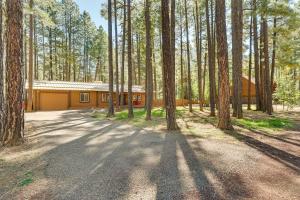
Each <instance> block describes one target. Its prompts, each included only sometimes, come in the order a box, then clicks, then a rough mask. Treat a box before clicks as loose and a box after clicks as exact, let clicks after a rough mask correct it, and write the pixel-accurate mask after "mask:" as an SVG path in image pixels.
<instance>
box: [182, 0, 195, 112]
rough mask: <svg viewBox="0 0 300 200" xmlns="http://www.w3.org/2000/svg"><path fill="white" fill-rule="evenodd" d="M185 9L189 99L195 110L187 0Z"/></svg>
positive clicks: (190, 105)
mask: <svg viewBox="0 0 300 200" xmlns="http://www.w3.org/2000/svg"><path fill="white" fill-rule="evenodd" d="M184 11H185V31H186V51H187V62H188V63H187V65H188V66H187V67H188V101H189V111H190V112H193V103H192V80H191V57H190V40H189V22H188V14H187V11H188V10H187V0H184Z"/></svg>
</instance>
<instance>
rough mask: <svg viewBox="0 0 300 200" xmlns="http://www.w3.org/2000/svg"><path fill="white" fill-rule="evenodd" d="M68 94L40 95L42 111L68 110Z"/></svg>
mask: <svg viewBox="0 0 300 200" xmlns="http://www.w3.org/2000/svg"><path fill="white" fill-rule="evenodd" d="M67 109H68V94H67V93H40V110H67Z"/></svg>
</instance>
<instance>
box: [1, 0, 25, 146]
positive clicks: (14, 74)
mask: <svg viewBox="0 0 300 200" xmlns="http://www.w3.org/2000/svg"><path fill="white" fill-rule="evenodd" d="M6 9H7V21H6V24H7V28H6V34H5V35H6V45H7V46H6V84H7V95H6V102H7V104H6V105H7V109H6V114H7V120H6V123H5V128H4V134H3V139H2V140H3V143H4V144H8V145H16V144H18V143H19V142H22V141H23V136H24V132H23V131H24V108H23V88H24V80H23V76H24V74H23V63H22V60H23V59H22V51H23V2H22V1H21V0H7V1H6Z"/></svg>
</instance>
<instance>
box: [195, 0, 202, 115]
mask: <svg viewBox="0 0 300 200" xmlns="http://www.w3.org/2000/svg"><path fill="white" fill-rule="evenodd" d="M195 7H196V16H195V33H196V52H197V69H198V96H199V108H200V111H203V99H202V60H201V58H202V30H201V27H202V20H201V16H199V7H198V2H197V0H196V1H195ZM199 17H200V20H199Z"/></svg>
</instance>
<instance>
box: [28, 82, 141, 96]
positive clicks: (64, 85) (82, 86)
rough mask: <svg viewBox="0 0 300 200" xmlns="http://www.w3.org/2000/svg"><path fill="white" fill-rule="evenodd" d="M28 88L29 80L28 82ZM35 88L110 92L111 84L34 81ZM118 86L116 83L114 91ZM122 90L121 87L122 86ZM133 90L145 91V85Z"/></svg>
mask: <svg viewBox="0 0 300 200" xmlns="http://www.w3.org/2000/svg"><path fill="white" fill-rule="evenodd" d="M26 89H28V82H26ZM33 89H35V90H72V91H74V90H75V91H101V92H108V91H109V85H108V84H107V83H98V82H94V83H84V82H66V81H34V82H33ZM115 90H116V86H115V85H114V91H115ZM120 90H121V88H120ZM127 91H128V89H127V85H124V92H127ZM132 92H137V93H144V92H145V90H144V88H143V86H139V85H134V86H132Z"/></svg>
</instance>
